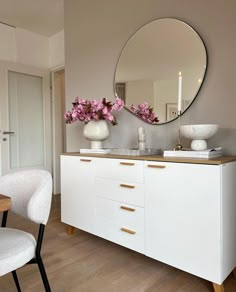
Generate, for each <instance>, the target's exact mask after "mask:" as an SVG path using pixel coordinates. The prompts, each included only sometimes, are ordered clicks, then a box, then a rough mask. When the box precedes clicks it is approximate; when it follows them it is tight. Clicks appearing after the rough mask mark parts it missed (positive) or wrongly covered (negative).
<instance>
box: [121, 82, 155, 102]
mask: <svg viewBox="0 0 236 292" xmlns="http://www.w3.org/2000/svg"><path fill="white" fill-rule="evenodd" d="M125 97H126V103H125V104H126V106H127V107H130V106H131V105H132V104H133V105H138V104H140V103H143V102H144V101H145V102H147V103H148V104H150V105H151V106H152V107H153V106H154V89H153V82H152V81H150V80H134V81H127V82H126V83H125Z"/></svg>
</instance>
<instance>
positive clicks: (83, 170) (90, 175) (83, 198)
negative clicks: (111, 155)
mask: <svg viewBox="0 0 236 292" xmlns="http://www.w3.org/2000/svg"><path fill="white" fill-rule="evenodd" d="M95 162H96V158H90V157H78V156H61V215H62V221H63V222H64V223H67V224H70V225H72V226H75V227H77V228H79V229H82V230H85V231H88V232H91V233H93V230H94V201H95V197H94V195H93V194H94V169H95V164H96V163H95Z"/></svg>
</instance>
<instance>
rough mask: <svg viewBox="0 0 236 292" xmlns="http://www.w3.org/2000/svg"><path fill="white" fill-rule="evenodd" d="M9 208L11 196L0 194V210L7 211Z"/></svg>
mask: <svg viewBox="0 0 236 292" xmlns="http://www.w3.org/2000/svg"><path fill="white" fill-rule="evenodd" d="M10 208H11V198H10V197H7V196H4V195H1V194H0V212H4V211H8V210H9V209H10Z"/></svg>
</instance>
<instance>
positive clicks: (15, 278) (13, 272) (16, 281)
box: [11, 271, 21, 292]
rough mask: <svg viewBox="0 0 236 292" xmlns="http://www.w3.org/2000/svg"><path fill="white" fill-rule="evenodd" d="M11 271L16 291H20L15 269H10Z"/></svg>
mask: <svg viewBox="0 0 236 292" xmlns="http://www.w3.org/2000/svg"><path fill="white" fill-rule="evenodd" d="M11 273H12V276H13V279H14V282H15V284H16V288H17V291H18V292H21V289H20V284H19V281H18V277H17V274H16V271H12V272H11Z"/></svg>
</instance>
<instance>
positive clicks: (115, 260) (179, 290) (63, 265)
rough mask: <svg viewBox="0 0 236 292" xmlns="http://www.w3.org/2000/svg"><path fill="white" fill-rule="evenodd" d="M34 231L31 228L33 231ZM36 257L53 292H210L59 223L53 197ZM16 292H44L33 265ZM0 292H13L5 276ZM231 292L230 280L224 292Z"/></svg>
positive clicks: (14, 221)
mask: <svg viewBox="0 0 236 292" xmlns="http://www.w3.org/2000/svg"><path fill="white" fill-rule="evenodd" d="M8 226H9V227H10V226H11V227H13V226H14V227H15V228H20V227H22V226H23V230H28V231H31V232H33V233H34V234H37V229H36V228H37V226H35V225H34V224H32V223H30V222H29V221H26V220H24V219H19V217H17V216H16V215H13V214H9V222H8ZM35 227H36V228H35ZM42 257H43V260H44V263H45V267H46V270H47V273H48V278H49V282H50V285H51V288H52V291H55V292H213V287H212V284H211V283H210V282H208V281H205V280H202V279H200V278H198V277H195V276H193V275H191V274H188V273H185V272H183V271H180V270H178V269H175V268H173V267H170V266H168V265H165V264H162V263H161V262H158V261H155V260H153V259H150V258H148V257H145V256H144V255H141V254H138V253H136V252H134V251H132V250H129V249H126V248H124V247H121V246H119V245H116V244H114V243H112V242H109V241H106V240H104V239H101V238H99V237H96V236H93V235H91V234H89V233H86V232H83V231H80V230H76V231H75V233H74V234H73V235H67V233H66V225H65V224H63V223H61V222H60V196H59V195H58V196H54V197H53V204H52V210H51V214H50V219H49V223H48V225H47V227H46V230H45V238H44V242H43V247H42ZM18 276H19V280H20V283H21V287H22V292H36V291H37V292H40V291H42V292H43V291H44V289H43V285H42V282H41V278H40V274H39V272H38V270H37V266H36V265H30V266H26V267H24V268H21V269H19V270H18ZM0 291H1V292H16V289H15V286H14V283H13V280H12V277H11V275H5V276H3V277H0ZM235 291H236V279H235V278H234V277H233V275H230V276H229V277H228V278H227V279H226V281H225V292H235Z"/></svg>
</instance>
